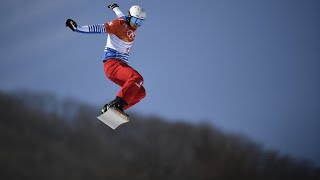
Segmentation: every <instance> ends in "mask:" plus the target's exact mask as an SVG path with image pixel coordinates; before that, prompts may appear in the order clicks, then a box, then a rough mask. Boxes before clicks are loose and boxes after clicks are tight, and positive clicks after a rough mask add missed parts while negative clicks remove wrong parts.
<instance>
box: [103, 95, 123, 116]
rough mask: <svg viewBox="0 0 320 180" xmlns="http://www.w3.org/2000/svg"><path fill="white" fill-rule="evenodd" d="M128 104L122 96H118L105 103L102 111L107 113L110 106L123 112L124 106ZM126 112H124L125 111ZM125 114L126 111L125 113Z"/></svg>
mask: <svg viewBox="0 0 320 180" xmlns="http://www.w3.org/2000/svg"><path fill="white" fill-rule="evenodd" d="M126 105H128V104H127V103H126V101H125V100H124V99H122V98H120V97H116V99H114V100H112V101H111V102H109V103H108V104H106V105H104V107H103V108H102V110H101V113H102V114H103V113H105V112H106V111H107V110H108V109H109V108H111V107H113V108H116V109H117V110H119V111H121V112H123V108H124V107H125V106H126ZM123 113H124V112H123ZM124 114H125V113H124Z"/></svg>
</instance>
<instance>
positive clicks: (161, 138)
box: [0, 93, 320, 180]
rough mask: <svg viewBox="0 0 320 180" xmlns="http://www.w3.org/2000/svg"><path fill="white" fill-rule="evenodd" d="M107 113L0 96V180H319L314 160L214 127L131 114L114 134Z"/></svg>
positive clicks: (51, 100)
mask: <svg viewBox="0 0 320 180" xmlns="http://www.w3.org/2000/svg"><path fill="white" fill-rule="evenodd" d="M98 109H99V108H96V107H91V106H88V105H85V104H82V103H78V102H76V101H74V100H67V99H66V100H59V99H57V98H55V97H54V96H52V95H50V94H49V95H37V94H35V95H30V94H28V95H26V94H15V95H12V94H11V95H8V94H4V93H0V115H1V116H0V118H1V119H0V170H1V172H0V179H3V180H11V179H32V180H37V179H41V180H50V179H52V180H62V179H67V180H76V179H77V180H79V179H83V180H100V179H101V180H106V179H108V180H122V179H131V180H158V179H159V180H171V179H174V180H177V179H181V180H188V179H190V180H202V179H203V180H209V179H210V180H214V179H217V180H233V179H237V180H251V179H255V180H271V179H272V180H287V179H288V180H309V179H310V180H319V179H320V170H319V169H318V168H316V167H315V166H313V165H312V163H310V162H308V161H302V160H295V159H293V158H291V157H289V156H282V155H279V154H278V153H277V152H276V151H270V150H268V151H266V150H263V149H262V148H261V146H260V145H258V144H256V143H255V142H253V141H252V140H250V139H248V138H246V137H242V136H240V135H234V134H227V133H224V132H222V131H220V130H219V129H217V128H214V127H212V126H209V125H206V124H199V125H191V124H187V123H181V122H180V123H177V122H175V123H173V122H169V121H165V120H162V119H160V118H157V117H143V116H140V115H137V114H131V116H130V118H131V119H130V122H129V123H126V124H124V125H122V126H120V127H119V128H118V129H116V130H115V131H113V130H112V129H111V128H109V127H108V126H106V125H105V124H103V123H102V122H100V121H99V120H98V119H97V118H96V116H97V115H98V113H99V111H98Z"/></svg>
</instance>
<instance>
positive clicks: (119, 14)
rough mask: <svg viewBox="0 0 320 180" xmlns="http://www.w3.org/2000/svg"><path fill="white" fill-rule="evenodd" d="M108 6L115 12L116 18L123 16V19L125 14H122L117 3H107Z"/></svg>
mask: <svg viewBox="0 0 320 180" xmlns="http://www.w3.org/2000/svg"><path fill="white" fill-rule="evenodd" d="M108 8H110V9H111V10H112V11H113V12H114V13H116V15H117V17H118V18H123V19H124V20H125V17H126V15H125V14H123V12H122V11H121V10H120V8H119V5H118V4H116V3H114V4H110V5H108Z"/></svg>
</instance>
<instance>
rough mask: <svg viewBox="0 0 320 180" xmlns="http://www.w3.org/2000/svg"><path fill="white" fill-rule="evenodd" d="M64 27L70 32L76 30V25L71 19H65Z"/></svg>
mask: <svg viewBox="0 0 320 180" xmlns="http://www.w3.org/2000/svg"><path fill="white" fill-rule="evenodd" d="M66 26H67V27H69V28H70V29H71V30H72V31H74V30H76V29H77V26H78V25H77V23H76V22H75V21H74V20H72V19H67V21H66Z"/></svg>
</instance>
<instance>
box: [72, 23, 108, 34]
mask: <svg viewBox="0 0 320 180" xmlns="http://www.w3.org/2000/svg"><path fill="white" fill-rule="evenodd" d="M75 32H79V33H89V34H99V33H106V28H105V26H104V24H95V25H84V26H78V27H77V28H76V29H75Z"/></svg>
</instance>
